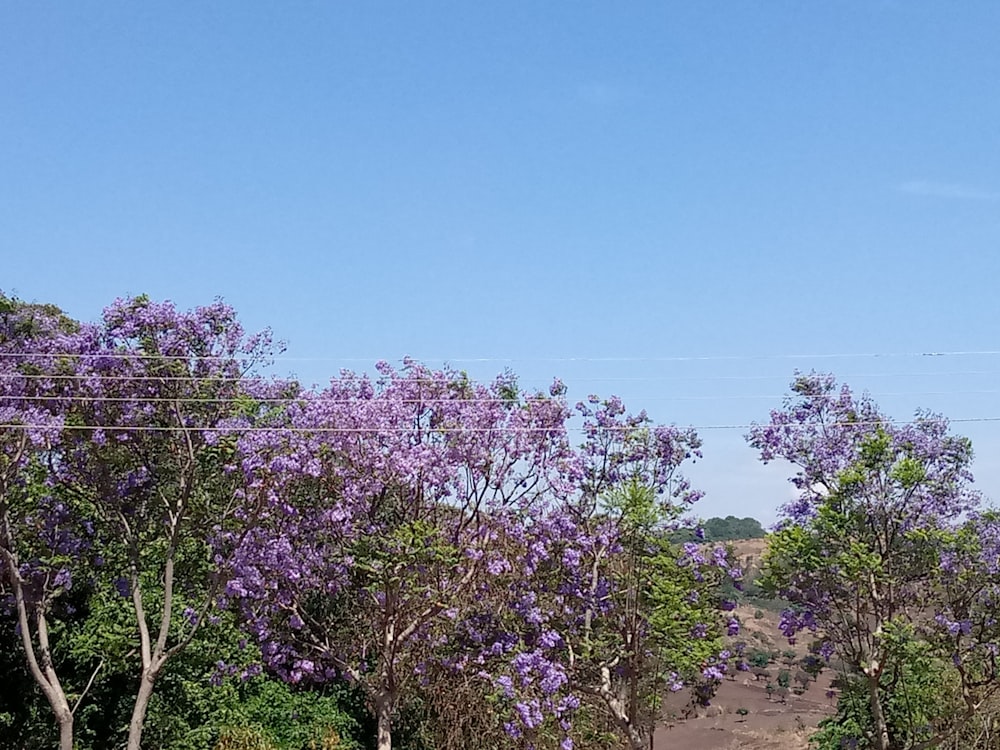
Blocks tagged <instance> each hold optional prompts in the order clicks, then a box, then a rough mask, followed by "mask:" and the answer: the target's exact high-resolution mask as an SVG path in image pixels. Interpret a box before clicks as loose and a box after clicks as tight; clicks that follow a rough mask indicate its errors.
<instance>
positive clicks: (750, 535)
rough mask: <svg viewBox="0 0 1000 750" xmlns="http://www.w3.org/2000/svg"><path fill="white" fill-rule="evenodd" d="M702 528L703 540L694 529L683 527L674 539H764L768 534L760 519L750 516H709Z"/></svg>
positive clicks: (716, 540)
mask: <svg viewBox="0 0 1000 750" xmlns="http://www.w3.org/2000/svg"><path fill="white" fill-rule="evenodd" d="M701 529H702V531H703V532H704V534H705V536H704V539H703V540H699V539H698V538H697V537H696V536H695V532H694V529H681V530H680V531H677V532H675V534H674V535H673V539H674V541H676V542H691V541H706V542H728V541H730V540H733V539H763V538H764V536H765V534H766V532H765V531H764V527H763V526H761V525H760V521H758V520H757V519H756V518H749V517H747V518H737V517H736V516H726V517H725V518H719V517H715V518H709V519H708V520H706V521H705V522H703V523H702V524H701Z"/></svg>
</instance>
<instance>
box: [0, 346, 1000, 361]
mask: <svg viewBox="0 0 1000 750" xmlns="http://www.w3.org/2000/svg"><path fill="white" fill-rule="evenodd" d="M997 355H1000V350H996V349H981V350H955V351H940V352H913V351H911V352H853V353H852V352H846V353H843V352H842V353H829V352H827V353H822V352H819V353H813V354H810V353H791V354H710V355H686V356H685V355H680V356H633V357H629V356H623V357H589V356H581V357H419V358H418V357H407V358H406V359H409V360H412V361H413V362H415V363H422V362H428V361H430V362H480V363H490V362H508V363H509V362H547V363H551V362H628V363H636V362H723V361H725V362H743V361H752V360H786V359H879V358H906V357H971V356H997ZM246 356H248V357H250V356H251V355H249V354H246ZM14 357H58V358H81V359H95V360H100V359H154V360H181V361H189V362H197V361H210V362H220V361H223V362H234V363H236V362H238V361H239V360H240V358H241V354H239V353H237V354H231V355H185V354H144V353H140V352H107V353H101V354H94V353H89V352H86V353H81V352H62V353H51V352H37V353H35V352H0V359H6V358H14ZM259 359H260V360H261V361H267V362H368V363H374V362H378V361H402V359H403V358H398V359H396V360H387V359H385V358H379V357H356V356H350V357H315V356H310V357H282V356H276V357H266V356H264V357H259Z"/></svg>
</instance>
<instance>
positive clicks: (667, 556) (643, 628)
mask: <svg viewBox="0 0 1000 750" xmlns="http://www.w3.org/2000/svg"><path fill="white" fill-rule="evenodd" d="M577 408H578V410H579V411H580V412H581V414H582V416H583V418H584V433H585V436H586V440H585V442H584V444H583V446H582V447H581V449H580V450H579V451H578V453H577V467H578V470H577V474H576V478H577V483H576V487H575V491H574V493H573V494H572V495H569V496H565V497H563V498H561V499H560V501H559V502H558V503H556V504H554V506H553V507H551V508H550V509H549V512H548V513H546V514H543V515H542V516H541V517H538V518H534V519H531V522H530V523H529V524H527V525H526V528H525V530H524V536H525V539H524V541H523V543H522V544H521V546H520V549H521V553H520V556H519V559H518V562H517V563H516V566H515V569H516V570H517V573H518V575H517V576H516V577H514V578H512V579H511V580H509V581H508V582H507V588H506V589H504V590H500V591H498V592H497V595H498V596H499V597H500V598H501V599H503V600H504V601H502V602H497V603H496V605H495V606H494V607H493V609H492V612H489V613H488V612H484V613H482V615H481V616H480V619H479V621H478V622H477V623H476V629H475V630H470V634H471V635H473V636H475V637H474V638H473V640H474V641H481V642H485V643H487V644H488V648H487V649H485V652H484V653H485V654H486V655H487V657H491V656H492V657H493V658H492V659H490V658H487V660H486V663H487V665H489V669H490V670H491V671H492V678H493V680H494V683H495V685H496V687H497V689H498V690H499V691H500V696H501V699H502V700H505V701H506V702H507V703H508V704H509V705H510V706H511V707H512V709H513V711H512V714H513V715H512V719H511V721H509V722H507V724H506V729H507V731H508V733H509V734H510V735H511V736H513V737H515V738H518V739H521V738H523V739H525V740H527V741H528V742H530V743H532V744H537V743H538V742H539V741H540V739H541V737H542V735H543V733H545V732H546V731H549V729H548V725H549V724H550V723H552V722H553V721H554V722H555V723H556V724H557V725H558V726H559V729H561V731H562V732H563V733H565V738H564V740H563V743H562V747H563V748H569V747H572V740H571V739H570V736H569V728H570V718H571V714H572V713H573V711H574V710H575V709H576V708H577V707H578V706H579V705H580V703H581V700H582V701H585V702H586V703H587V704H589V706H591V707H592V708H593V709H596V710H597V712H598V714H599V715H601V716H604V717H605V718H606V720H607V722H608V723H609V725H610V726H611V727H613V728H614V730H615V731H616V732H617V733H618V734H619V736H620V737H621V739H622V740H623V741H625V742H627V743H628V744H629V746H630V747H632V748H637V749H638V748H643V747H646V746H647V744H648V741H649V738H650V737H651V734H652V730H653V728H654V726H655V720H656V716H657V714H656V711H655V708H656V706H657V704H658V699H659V694H660V692H661V691H663V690H665V689H667V688H668V687H669V688H671V689H680V687H681V686H682V684H683V683H684V682H685V681H692V680H699V681H700V680H715V679H721V677H722V673H723V671H724V670H726V669H727V668H728V666H727V665H726V664H725V656H723V657H722V658H721V659H720V657H719V654H720V651H721V645H720V643H719V641H718V639H717V636H718V635H719V634H720V633H721V632H722V630H723V629H725V628H726V626H727V625H726V619H730V618H720V616H719V604H720V603H721V602H720V601H719V599H718V595H717V587H716V585H715V584H716V583H717V582H718V575H717V574H718V572H719V571H721V570H724V569H728V568H729V565H728V561H727V560H726V558H725V554H724V551H723V550H721V549H720V550H717V551H716V552H715V553H714V554H710V555H709V557H708V559H706V558H705V557H703V556H702V552H701V548H700V547H699V546H698V545H694V544H692V545H690V547H689V548H687V549H684V550H678V549H674V548H672V547H671V545H670V544H669V543H668V542H667V541H666V533H667V532H668V531H669V530H670V529H671V528H674V525H673V524H674V522H675V521H676V520H677V518H678V517H679V516H680V514H681V513H682V512H683V510H684V509H686V507H687V505H688V504H689V503H692V502H694V501H695V500H697V499H698V497H699V493H697V492H696V491H694V490H692V489H691V488H690V486H689V484H688V483H687V481H686V480H685V479H684V478H683V477H682V476H681V475H680V473H679V469H680V467H681V465H682V464H683V463H684V462H685V461H686V460H688V459H690V458H691V457H692V456H693V455H697V452H698V449H699V446H700V442H699V440H698V438H697V436H696V435H695V434H694V432H693V431H686V430H679V429H677V428H674V427H662V426H661V427H657V426H654V425H652V424H651V422H650V420H649V419H648V417H646V415H645V414H644V413H640V414H638V415H628V414H626V412H625V409H624V406H623V405H622V404H621V402H620V401H619V400H618V399H616V398H611V399H609V400H607V401H604V402H600V401H599V400H598V399H597V398H596V397H592V399H591V401H590V404H589V405H587V404H579V405H578V407H577ZM712 563H715V564H714V565H713V564H712ZM730 573H731V574H732V575H733V576H734V577H737V578H738V577H739V571H738V570H735V569H732V570H730ZM729 624H730V626H731V627H732V628H733V629H735V627H737V624H736V622H735V620H731V622H730V623H729ZM487 626H488V627H489V628H493V629H494V631H495V632H494V635H493V637H492V638H486V637H485V635H484V634H485V633H486V632H488V629H487ZM499 657H502V658H499ZM481 659H482V657H480V660H481ZM703 671H704V674H701V673H702V672H703ZM553 731H558V730H556V729H555V728H553Z"/></svg>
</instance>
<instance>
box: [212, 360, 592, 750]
mask: <svg viewBox="0 0 1000 750" xmlns="http://www.w3.org/2000/svg"><path fill="white" fill-rule="evenodd" d="M378 369H379V372H380V375H381V377H380V379H379V380H378V381H377V382H374V383H373V382H371V381H370V380H369V379H368V378H367V377H360V376H356V375H354V374H351V373H344V374H343V375H342V376H341V377H339V378H337V379H334V380H333V381H332V382H331V383H330V386H329V387H328V388H327V389H325V390H324V391H322V392H320V393H303V394H301V396H300V398H298V399H297V400H296V401H295V402H294V403H291V404H289V405H288V407H287V409H286V410H285V411H284V412H283V414H282V415H281V420H282V422H281V424H280V425H279V426H276V427H275V429H274V430H273V431H271V432H263V433H255V434H250V435H247V436H246V437H245V438H244V439H243V441H242V445H241V448H242V452H243V455H244V456H245V458H244V460H243V469H244V472H245V475H246V477H247V482H248V483H249V485H250V487H251V488H252V491H253V492H254V493H257V494H258V495H259V496H261V497H266V498H268V506H267V511H266V513H265V514H264V520H265V523H264V524H263V525H262V526H260V527H259V528H258V529H256V530H254V531H252V532H251V533H249V534H248V535H247V536H246V538H245V539H243V540H242V541H241V543H240V544H239V545H238V546H237V553H236V554H237V565H236V572H237V575H236V576H235V577H234V578H233V579H232V580H231V581H230V582H229V584H228V587H227V590H226V593H227V594H228V595H229V596H230V597H232V598H234V599H236V600H238V601H239V602H240V604H241V605H242V608H243V611H244V613H245V614H246V616H247V618H248V623H249V627H250V628H251V629H252V631H253V633H254V634H255V635H256V637H257V638H258V639H259V640H260V641H261V643H262V648H263V652H264V657H265V660H266V662H267V664H268V666H269V667H270V668H271V669H274V670H276V671H277V672H278V673H279V674H280V675H282V676H284V677H285V678H286V679H288V680H290V681H293V682H297V681H300V680H317V681H321V680H328V679H332V678H338V677H343V678H346V679H348V680H351V681H354V682H355V683H356V684H358V685H359V686H360V687H361V688H362V690H363V691H364V693H365V694H366V695H367V697H368V700H369V702H370V705H371V708H372V711H373V713H374V714H375V716H376V718H377V722H378V747H379V750H389V748H391V745H392V716H393V712H394V709H395V707H396V705H397V704H398V701H399V700H400V698H401V697H402V696H404V695H405V694H406V692H407V691H408V690H409V689H410V687H411V686H412V685H413V684H414V681H415V680H417V679H418V677H419V672H420V670H421V665H423V664H425V662H426V661H427V660H428V659H429V658H430V657H431V655H432V654H433V653H434V652H435V650H437V649H440V648H441V647H442V645H443V644H445V643H447V642H448V639H449V637H450V634H451V633H452V631H453V630H454V628H455V623H456V622H459V621H461V619H462V618H463V608H464V607H465V606H466V605H467V604H468V603H469V602H470V601H473V600H474V592H475V591H477V590H478V589H479V588H480V587H483V586H486V585H487V583H486V582H488V581H489V580H490V579H491V578H493V577H496V576H500V575H502V574H503V573H505V572H507V571H509V570H510V569H511V565H510V561H509V560H508V559H507V557H505V556H504V554H503V547H502V544H500V542H501V540H502V539H503V538H505V536H506V535H507V533H508V531H509V530H510V529H515V528H517V526H518V525H519V524H520V523H521V520H520V519H522V518H524V517H526V516H528V515H530V514H532V513H533V512H534V510H533V509H534V508H536V507H537V506H539V505H540V504H542V503H543V502H545V501H546V499H547V498H549V497H551V496H552V495H553V494H556V495H558V494H560V493H562V492H564V491H565V490H564V485H565V484H566V483H567V481H568V480H567V477H568V473H569V471H570V469H571V468H572V465H571V461H570V458H571V451H570V450H569V448H568V446H567V442H566V435H565V424H564V423H565V419H566V407H565V404H564V403H563V402H562V401H561V399H559V398H558V397H557V396H558V395H559V393H560V390H559V388H558V386H557V387H555V388H554V390H553V394H554V395H546V396H543V395H541V394H532V395H525V394H521V393H520V392H519V391H518V389H517V388H516V385H515V384H514V383H513V381H512V379H511V378H510V377H508V376H503V377H500V378H498V379H497V380H496V381H495V382H494V383H492V384H489V385H480V384H475V383H472V382H470V381H469V380H468V379H467V378H466V377H465V376H464V375H463V374H461V373H457V372H452V371H431V370H429V369H427V368H425V367H423V366H420V365H418V364H416V363H414V362H410V361H407V362H406V365H405V367H404V369H403V370H402V371H396V370H394V369H392V368H390V367H389V366H387V365H385V364H381V365H379V368H378Z"/></svg>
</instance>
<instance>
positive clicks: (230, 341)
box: [50, 297, 269, 750]
mask: <svg viewBox="0 0 1000 750" xmlns="http://www.w3.org/2000/svg"><path fill="white" fill-rule="evenodd" d="M95 336H96V347H95V348H94V349H93V350H91V351H89V352H87V353H86V354H85V355H81V356H79V357H77V358H75V360H76V374H75V380H74V383H75V388H74V393H73V396H72V400H71V402H70V403H69V404H68V405H67V407H66V410H65V412H64V413H63V415H62V419H64V420H65V421H66V422H67V424H68V426H69V428H70V430H71V434H72V435H73V439H72V441H69V440H64V443H63V445H62V447H61V455H60V460H59V461H58V462H57V463H56V464H53V465H52V467H51V472H52V476H51V477H50V481H53V482H57V483H59V484H60V485H61V486H62V487H63V488H64V490H65V491H66V492H68V493H72V496H73V498H74V502H75V504H76V507H77V508H78V509H81V508H86V509H89V511H90V512H92V513H93V518H94V521H95V524H96V531H95V543H96V544H98V545H100V549H101V551H102V554H103V557H104V563H105V565H104V571H105V573H104V575H105V576H106V577H107V576H111V575H114V574H117V576H118V578H117V581H116V585H117V587H118V588H119V591H120V593H121V594H122V596H125V597H127V598H128V599H129V601H130V602H131V604H132V609H133V613H134V616H135V625H136V635H137V639H136V640H137V642H136V643H135V646H136V647H137V648H136V650H137V651H138V654H139V657H140V659H141V668H140V675H139V678H140V679H139V686H138V689H137V692H136V698H135V705H134V710H133V713H132V718H131V721H130V724H129V735H128V748H129V750H138V749H139V747H140V741H141V736H142V729H143V722H144V718H145V715H146V710H147V708H148V705H149V700H150V697H151V696H152V693H153V689H154V685H155V682H156V680H157V678H158V677H159V675H160V674H161V673H162V671H163V668H164V665H165V664H166V663H167V661H168V660H169V659H170V658H171V657H173V656H174V655H176V654H177V653H178V652H180V651H181V650H183V649H184V648H186V647H187V645H188V644H189V643H190V642H191V640H192V639H193V638H194V637H195V634H196V633H197V632H198V630H199V628H200V627H201V625H202V624H203V622H204V621H205V619H206V616H207V614H208V611H209V609H210V608H211V607H212V606H213V604H214V598H215V595H216V593H217V591H218V589H219V586H220V582H221V579H222V577H223V576H224V574H225V572H226V564H225V562H226V561H225V560H224V558H222V557H221V556H220V557H215V558H213V557H211V555H210V547H209V544H210V542H211V541H212V540H213V539H214V538H215V537H216V536H217V535H220V534H223V533H227V532H228V533H236V534H239V533H242V532H244V531H245V529H246V528H248V526H249V525H250V524H252V522H253V519H254V512H253V504H252V498H250V499H248V498H247V497H246V496H245V495H244V494H243V492H242V491H241V490H242V487H241V482H240V480H241V478H242V477H241V475H240V473H239V472H237V471H235V464H234V460H235V439H234V438H233V437H232V436H231V433H232V431H233V430H234V429H237V428H239V429H245V428H247V427H252V424H253V419H254V417H255V416H256V415H257V412H258V406H257V402H256V401H255V400H254V396H255V395H259V394H258V393H257V391H258V390H260V388H257V389H256V390H255V388H254V382H255V381H253V380H252V379H251V378H250V377H249V376H248V373H249V372H250V371H251V370H252V368H253V367H254V366H255V365H257V364H259V363H260V362H261V361H262V360H263V359H264V358H265V357H266V356H267V354H268V351H269V339H268V336H267V334H261V335H258V336H250V337H248V336H246V335H244V333H243V329H242V328H241V327H240V325H239V323H238V321H237V319H236V316H235V313H234V312H233V310H232V309H231V308H229V307H227V306H225V305H223V304H221V303H216V304H214V305H210V306H208V307H201V308H197V309H195V310H193V311H191V312H179V311H177V310H176V309H175V308H174V306H173V305H172V304H170V303H154V302H152V301H150V300H148V299H146V298H144V297H139V298H134V299H125V300H119V301H117V302H115V303H114V304H113V305H111V306H110V307H109V308H108V309H107V310H105V313H104V317H103V320H102V322H101V325H100V326H99V327H98V328H97V330H96V332H95ZM181 603H183V611H181V612H178V611H177V610H178V609H179V608H180V606H179V605H181Z"/></svg>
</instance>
